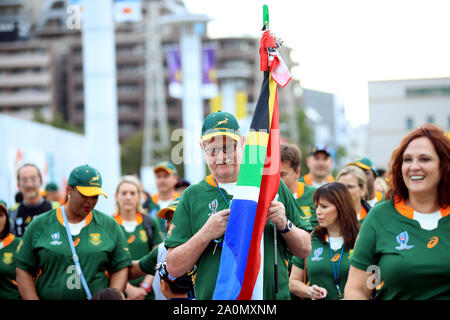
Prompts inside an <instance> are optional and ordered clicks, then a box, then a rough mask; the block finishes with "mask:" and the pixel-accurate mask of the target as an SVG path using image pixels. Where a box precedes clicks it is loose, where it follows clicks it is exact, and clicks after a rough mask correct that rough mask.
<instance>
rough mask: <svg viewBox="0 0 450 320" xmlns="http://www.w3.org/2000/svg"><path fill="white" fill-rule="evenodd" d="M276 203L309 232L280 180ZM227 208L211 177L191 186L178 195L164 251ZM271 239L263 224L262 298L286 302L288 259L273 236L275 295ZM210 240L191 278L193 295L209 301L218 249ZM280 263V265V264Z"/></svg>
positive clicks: (270, 229)
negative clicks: (280, 203) (276, 285)
mask: <svg viewBox="0 0 450 320" xmlns="http://www.w3.org/2000/svg"><path fill="white" fill-rule="evenodd" d="M221 191H222V193H223V194H224V196H225V197H226V199H227V201H228V202H229V201H230V200H232V198H233V197H232V196H231V195H229V194H228V193H227V192H226V191H225V190H224V189H221ZM278 194H279V198H278V201H280V202H282V203H283V204H284V206H285V208H286V216H287V218H288V219H289V220H290V221H292V223H293V224H294V225H296V226H297V227H299V228H302V229H305V230H307V231H310V230H312V228H311V225H310V223H309V222H308V221H306V220H304V219H301V218H300V216H301V214H302V210H301V209H300V207H299V206H298V204H297V202H296V201H295V199H294V197H293V196H292V193H291V192H290V191H289V189H288V188H287V187H286V185H285V184H284V182H283V181H281V180H280V186H279V188H278ZM226 207H227V204H226V202H225V200H224V199H223V198H222V196H221V194H220V192H219V190H218V188H217V186H216V185H215V183H214V180H213V178H212V176H208V177H207V178H206V179H205V180H203V181H201V182H199V183H197V184H195V185H191V186H190V187H189V188H188V189H186V190H185V191H184V193H183V195H182V196H181V199H180V203H179V204H178V207H177V209H176V211H175V214H174V216H173V220H172V223H171V225H170V228H169V231H168V232H167V237H166V240H165V243H164V244H165V246H166V247H167V248H170V247H176V246H179V245H181V244H183V243H185V242H187V241H188V240H189V239H190V238H191V237H192V236H193V235H194V234H196V233H197V232H198V231H199V230H200V229H201V228H202V227H203V225H204V224H205V223H206V221H207V220H208V218H209V216H210V215H212V214H214V213H216V212H219V211H221V210H224V209H225V208H226ZM273 244H274V237H273V224H272V223H271V222H269V223H267V224H266V226H265V229H264V285H263V286H264V289H263V290H264V292H263V296H264V299H271V300H275V299H290V293H289V275H288V269H287V261H288V260H289V259H290V252H289V250H288V248H287V245H286V242H285V240H284V238H283V237H282V235H281V234H278V237H277V244H278V246H277V249H278V256H277V257H278V278H279V280H278V286H279V291H278V293H277V294H275V281H274V267H273V266H274V254H275V250H274V246H273ZM214 248H215V243H214V242H212V241H211V243H210V245H209V246H208V247H207V248H206V249H205V251H204V252H203V254H202V255H201V257H200V258H199V260H198V261H197V275H196V277H195V296H196V298H197V299H199V300H210V299H212V297H213V294H214V288H215V285H216V279H217V274H218V272H219V265H220V256H221V251H222V250H221V247H220V246H217V249H216V250H215V253H214ZM283 262H284V263H283Z"/></svg>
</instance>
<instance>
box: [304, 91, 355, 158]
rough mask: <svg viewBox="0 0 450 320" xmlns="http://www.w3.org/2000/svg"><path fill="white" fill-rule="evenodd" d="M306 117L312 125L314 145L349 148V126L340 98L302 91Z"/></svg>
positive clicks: (325, 93)
mask: <svg viewBox="0 0 450 320" xmlns="http://www.w3.org/2000/svg"><path fill="white" fill-rule="evenodd" d="M303 99H304V104H305V108H306V113H307V116H308V115H309V119H310V121H311V122H312V123H313V127H314V130H315V143H325V144H328V145H330V146H332V147H333V148H337V147H338V146H342V147H345V148H346V149H347V150H348V149H349V147H350V124H349V122H348V120H347V119H346V117H345V110H344V102H343V100H342V98H341V97H339V96H337V95H335V94H332V93H329V92H323V91H318V90H312V89H303Z"/></svg>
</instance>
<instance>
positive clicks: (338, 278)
mask: <svg viewBox="0 0 450 320" xmlns="http://www.w3.org/2000/svg"><path fill="white" fill-rule="evenodd" d="M329 239H330V237H328V244H329V247H330V256H331V265H332V266H333V274H334V279H333V283H334V286H335V287H336V290H337V292H338V295H339V298H341V297H342V293H341V289H340V287H339V282H340V277H339V269H340V268H341V260H342V255H343V254H344V244H342V249H341V254H340V255H339V262H338V267H337V272H336V268H335V267H334V261H333V252H332V251H331V241H330V240H329Z"/></svg>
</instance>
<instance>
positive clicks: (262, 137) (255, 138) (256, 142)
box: [247, 131, 269, 146]
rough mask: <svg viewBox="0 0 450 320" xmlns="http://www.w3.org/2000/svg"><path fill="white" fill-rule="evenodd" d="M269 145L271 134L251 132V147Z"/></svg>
mask: <svg viewBox="0 0 450 320" xmlns="http://www.w3.org/2000/svg"><path fill="white" fill-rule="evenodd" d="M268 143H269V133H267V132H256V131H250V132H249V133H248V138H247V145H249V146H267V144H268Z"/></svg>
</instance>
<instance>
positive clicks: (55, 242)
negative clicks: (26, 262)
mask: <svg viewBox="0 0 450 320" xmlns="http://www.w3.org/2000/svg"><path fill="white" fill-rule="evenodd" d="M51 237H52V240H53V241H52V242H50V244H52V245H54V246H59V245H60V244H61V243H62V242H61V241H59V237H60V235H59V232H55V233H52V235H51Z"/></svg>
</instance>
